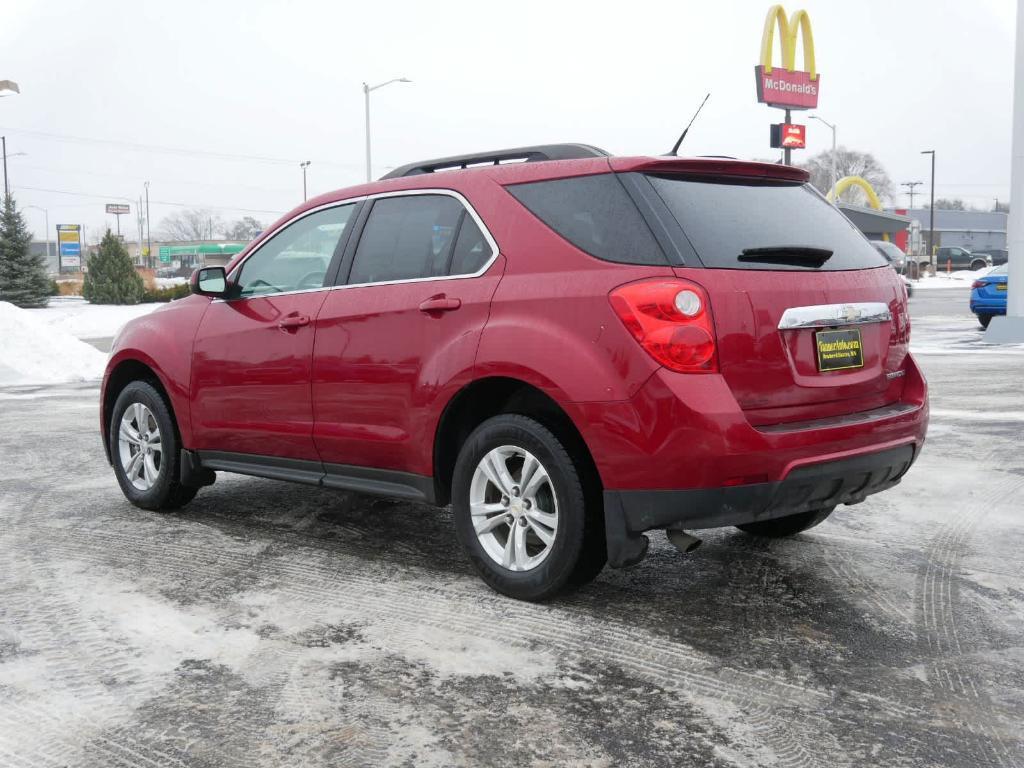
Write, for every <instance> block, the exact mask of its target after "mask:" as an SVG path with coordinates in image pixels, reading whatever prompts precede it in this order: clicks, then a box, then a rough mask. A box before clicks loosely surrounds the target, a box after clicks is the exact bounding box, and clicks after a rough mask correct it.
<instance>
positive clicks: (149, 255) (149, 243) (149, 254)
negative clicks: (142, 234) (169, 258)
mask: <svg viewBox="0 0 1024 768" xmlns="http://www.w3.org/2000/svg"><path fill="white" fill-rule="evenodd" d="M145 187H146V266H147V267H149V268H150V269H152V268H153V266H154V262H153V240H152V237H151V235H152V232H151V230H150V228H149V182H148V181H147V182H146V184H145Z"/></svg>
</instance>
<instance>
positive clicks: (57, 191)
mask: <svg viewBox="0 0 1024 768" xmlns="http://www.w3.org/2000/svg"><path fill="white" fill-rule="evenodd" d="M13 188H14V189H27V190H30V191H32V192H51V193H53V194H55V195H73V196H75V197H91V198H95V199H97V200H128V201H130V202H132V203H134V202H136V201H135V200H133V199H132V198H128V197H125V196H124V195H96V194H93V193H91V192H70V191H68V190H66V189H46V188H44V187H26V186H23V185H20V184H19V185H17V186H14V187H13ZM150 202H152V203H158V204H159V205H172V206H176V207H178V208H209V209H211V210H214V211H240V212H242V213H274V214H277V215H278V216H280V215H281V214H283V213H286V211H274V210H270V209H267V208H238V207H235V206H228V205H204V204H202V203H178V202H172V201H170V200H151V201H150Z"/></svg>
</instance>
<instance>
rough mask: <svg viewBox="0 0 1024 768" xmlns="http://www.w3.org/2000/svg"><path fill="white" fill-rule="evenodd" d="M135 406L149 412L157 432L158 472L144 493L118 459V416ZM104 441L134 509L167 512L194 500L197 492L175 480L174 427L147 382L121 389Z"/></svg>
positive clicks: (177, 443) (160, 398)
mask: <svg viewBox="0 0 1024 768" xmlns="http://www.w3.org/2000/svg"><path fill="white" fill-rule="evenodd" d="M135 403H141V404H142V405H144V406H146V408H148V409H149V411H150V413H152V414H153V418H154V420H155V421H156V424H157V427H158V428H159V430H160V443H161V451H160V464H159V467H158V470H159V472H158V475H157V479H156V481H155V482H154V483H153V485H152V487H150V488H149V489H147V490H140V489H138V488H136V487H135V486H134V485H133V484H132V482H131V481H130V480H129V479H128V476H127V474H126V472H125V469H124V467H123V466H122V463H121V458H120V446H119V442H120V441H119V430H120V425H121V417H122V416H123V415H124V412H125V411H126V410H128V408H129V406H132V405H134V404H135ZM107 440H108V444H109V446H110V457H111V464H112V465H113V467H114V475H115V477H117V482H118V485H120V486H121V491H122V493H124V495H125V498H126V499H128V501H130V502H131V503H132V504H134V505H135V506H137V507H140V508H142V509H150V510H158V511H169V510H172V509H179V508H180V507H183V506H185V505H186V504H188V503H189V502H190V501H192V499H193V498H194V497H195V495H196V493H197V492H198V490H199V489H198V488H193V487H188V486H184V485H182V484H181V483H180V482H179V480H178V478H179V467H178V462H179V449H180V448H181V437H180V436H179V435H178V426H177V424H175V422H174V417H173V416H172V415H171V409H170V407H169V406H168V405H167V403H166V401H165V400H164V398H163V396H162V395H161V394H160V391H159V390H157V389H156V387H154V386H153V385H152V384H150V383H149V382H146V381H133V382H131V383H130V384H129V385H128V386H126V387H125V388H124V389H123V390H121V394H119V395H118V396H117V400H116V401H115V403H114V410H113V412H112V413H111V418H110V425H109V430H108V434H107Z"/></svg>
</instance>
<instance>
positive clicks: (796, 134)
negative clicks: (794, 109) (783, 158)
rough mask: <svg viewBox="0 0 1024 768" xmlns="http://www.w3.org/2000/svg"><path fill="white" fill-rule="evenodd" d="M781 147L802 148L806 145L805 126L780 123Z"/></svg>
mask: <svg viewBox="0 0 1024 768" xmlns="http://www.w3.org/2000/svg"><path fill="white" fill-rule="evenodd" d="M780 134H781V136H780V138H781V139H782V141H781V143H782V148H783V149H803V148H804V147H806V146H807V126H806V125H796V124H794V123H782V126H781V129H780Z"/></svg>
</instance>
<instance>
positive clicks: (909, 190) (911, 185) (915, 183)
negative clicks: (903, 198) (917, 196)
mask: <svg viewBox="0 0 1024 768" xmlns="http://www.w3.org/2000/svg"><path fill="white" fill-rule="evenodd" d="M921 184H924V182H923V181H904V182H901V183H900V186H902V187H906V188H907V194H908V195H910V207H911V208H913V207H914V187H916V186H919V185H921Z"/></svg>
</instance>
